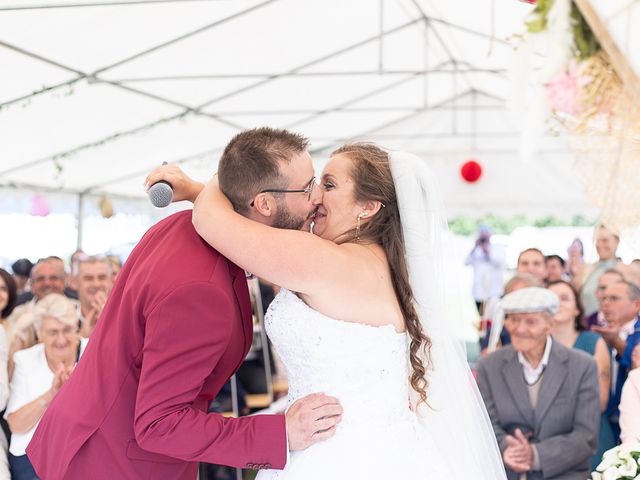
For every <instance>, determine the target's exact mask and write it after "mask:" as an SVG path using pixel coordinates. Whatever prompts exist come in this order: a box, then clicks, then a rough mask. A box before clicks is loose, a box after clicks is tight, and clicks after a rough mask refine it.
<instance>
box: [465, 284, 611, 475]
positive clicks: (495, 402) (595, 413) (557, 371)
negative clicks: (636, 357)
mask: <svg viewBox="0 0 640 480" xmlns="http://www.w3.org/2000/svg"><path fill="white" fill-rule="evenodd" d="M501 307H502V308H503V310H504V313H505V314H506V318H505V327H506V328H507V330H508V331H509V334H510V336H511V341H512V343H511V345H507V346H506V347H503V348H501V349H499V350H497V351H496V352H494V353H493V354H491V355H489V356H488V357H485V358H483V359H482V360H480V362H479V363H478V377H477V381H478V387H479V388H480V392H481V394H482V397H483V399H484V401H485V404H486V406H487V411H488V413H489V416H490V417H491V422H492V423H493V428H494V431H495V433H496V437H497V440H498V445H499V446H500V451H501V452H502V458H503V461H504V464H505V467H506V470H507V476H508V478H509V479H510V480H518V479H522V478H526V479H528V480H584V479H585V478H587V477H589V473H590V472H589V471H590V465H589V459H590V457H591V455H593V454H594V453H595V451H596V447H597V442H598V428H599V422H600V406H599V386H598V371H597V367H596V363H595V360H594V359H593V358H592V357H590V356H589V355H587V354H585V353H584V352H581V351H578V350H572V349H568V348H566V347H564V346H562V345H560V344H559V343H558V342H554V341H553V340H552V338H551V336H550V333H551V326H552V321H553V315H554V314H555V311H556V310H557V307H558V298H557V297H556V296H555V294H553V293H552V292H550V291H548V290H546V289H543V288H538V287H530V288H525V289H522V290H518V291H516V292H513V293H510V294H508V295H506V296H505V297H504V298H503V300H502V302H501Z"/></svg>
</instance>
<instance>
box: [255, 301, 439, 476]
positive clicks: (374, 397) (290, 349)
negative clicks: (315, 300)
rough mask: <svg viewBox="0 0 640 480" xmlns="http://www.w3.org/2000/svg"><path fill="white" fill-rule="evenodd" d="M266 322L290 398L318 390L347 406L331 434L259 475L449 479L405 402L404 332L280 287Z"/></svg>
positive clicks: (435, 446)
mask: <svg viewBox="0 0 640 480" xmlns="http://www.w3.org/2000/svg"><path fill="white" fill-rule="evenodd" d="M265 326H266V329H267V333H268V334H269V337H270V338H271V341H272V342H273V344H274V346H275V348H276V350H277V351H278V354H279V355H280V358H281V360H282V362H283V363H284V365H285V367H286V369H287V374H288V378H289V404H291V403H293V402H294V401H296V400H297V399H299V398H301V397H304V396H305V395H308V394H310V393H315V392H323V393H326V394H329V395H333V396H335V397H336V398H338V400H339V401H340V404H341V405H342V407H343V410H344V413H343V415H342V421H341V422H340V423H339V424H338V428H337V429H336V433H335V435H334V436H333V437H331V438H329V439H328V440H325V441H322V442H319V443H316V444H314V445H312V446H311V447H309V448H307V449H306V450H302V451H296V452H291V457H290V459H289V462H287V465H286V468H285V469H284V470H263V471H261V472H260V473H259V474H258V477H257V480H276V479H277V480H299V479H305V480H326V479H328V478H331V479H334V480H347V479H348V480H352V479H355V478H362V479H367V480H387V479H389V478H399V479H413V478H418V477H416V472H420V474H419V478H425V479H428V480H444V479H449V478H451V476H450V475H449V472H448V471H447V468H446V467H445V466H443V465H442V464H441V461H440V459H439V455H438V454H437V445H436V443H435V442H434V441H433V439H431V437H430V436H429V435H427V433H426V432H425V431H424V430H423V429H422V428H421V426H420V425H419V423H418V420H417V417H416V416H415V415H414V413H413V412H412V411H411V410H410V409H409V361H408V336H407V335H406V334H404V333H397V332H396V331H395V329H394V327H393V326H391V325H388V326H384V327H372V326H369V325H365V324H361V323H352V322H344V321H341V320H335V319H332V318H329V317H327V316H325V315H323V314H321V313H320V312H318V311H316V310H314V309H312V308H311V307H309V306H308V305H307V304H306V303H304V302H303V301H302V300H301V299H300V298H298V297H297V296H296V295H294V294H293V293H291V292H289V291H287V290H284V289H283V290H281V291H280V293H279V294H278V296H276V298H275V300H274V301H273V302H272V303H271V306H270V307H269V311H268V312H267V315H266V317H265Z"/></svg>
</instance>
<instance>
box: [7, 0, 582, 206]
mask: <svg viewBox="0 0 640 480" xmlns="http://www.w3.org/2000/svg"><path fill="white" fill-rule="evenodd" d="M531 8H532V7H531V5H528V4H526V3H524V2H521V1H517V0H477V1H471V0H455V1H454V0H304V1H302V0H266V1H265V0H261V1H257V0H234V1H232V0H182V1H181V0H122V1H116V0H93V1H91V0H0V212H8V211H10V212H16V211H19V212H21V211H23V210H24V211H25V213H26V212H27V211H28V203H29V198H30V196H31V195H33V193H34V192H38V191H39V192H44V195H45V196H47V198H49V199H50V201H51V202H54V203H55V202H57V203H56V205H59V206H60V207H59V208H61V209H67V210H70V211H74V210H75V209H76V208H77V205H78V204H79V203H82V202H78V199H80V198H82V199H95V198H97V197H99V196H101V195H103V194H108V195H109V196H110V198H111V199H112V200H113V202H114V205H115V206H116V210H119V211H123V209H124V210H127V211H129V210H131V211H135V210H140V209H149V208H150V207H148V203H147V201H146V199H145V198H144V192H143V190H142V181H143V179H144V177H145V175H146V173H147V172H148V171H149V170H150V169H151V168H153V167H154V166H156V165H158V164H160V163H161V162H163V161H167V162H171V163H180V164H182V165H183V167H184V168H185V170H187V172H188V173H190V174H192V175H194V176H195V177H197V178H200V179H204V178H206V177H208V176H209V175H210V174H211V173H212V172H214V171H215V169H216V162H217V157H218V155H219V154H220V152H221V149H222V148H223V146H224V145H225V143H226V142H227V141H228V140H229V139H230V138H231V136H232V135H233V134H234V133H236V132H238V131H240V130H242V129H245V128H251V127H254V126H259V125H270V126H277V127H286V128H290V129H293V130H296V131H300V132H302V133H304V134H306V135H307V136H308V137H309V138H310V139H311V142H312V155H313V156H314V158H315V161H316V162H317V165H316V167H317V169H318V170H320V169H321V168H322V165H323V162H324V161H325V160H326V158H327V156H328V154H329V153H330V151H331V150H332V149H333V148H335V147H336V146H337V145H339V144H341V143H342V142H344V141H348V140H355V139H363V140H372V141H376V142H379V143H381V144H382V145H384V146H387V147H390V148H401V149H406V150H410V151H412V152H415V153H417V154H419V155H420V156H421V157H423V158H424V159H425V161H427V162H429V163H430V164H431V165H432V166H433V167H434V169H435V170H436V172H437V173H438V175H439V177H440V180H441V182H442V184H443V190H444V191H445V195H446V203H447V207H448V210H449V212H450V214H451V215H457V214H460V213H463V214H469V215H476V216H477V215H480V214H484V213H489V212H491V213H494V214H497V215H513V214H516V213H524V214H530V215H533V216H534V217H535V216H541V215H546V214H554V215H558V216H570V215H574V214H583V215H588V216H591V217H594V216H595V210H594V209H593V207H592V206H591V205H590V204H589V202H588V200H587V199H586V197H585V195H584V193H583V191H582V187H581V185H580V184H579V183H578V181H577V180H576V179H575V177H574V175H573V174H572V172H571V168H572V163H573V156H572V154H571V152H570V150H569V149H568V146H567V142H566V139H564V138H563V137H562V135H559V136H554V135H551V134H545V135H544V136H542V137H541V138H540V140H539V143H538V145H537V153H536V155H535V156H534V158H533V159H532V160H531V161H529V162H523V161H522V160H520V155H519V145H520V132H519V126H518V122H517V119H514V118H513V117H512V116H511V115H510V114H509V110H508V108H507V102H508V98H509V96H510V89H511V83H510V81H509V79H508V71H509V68H510V65H511V64H512V57H513V48H512V46H511V44H510V43H509V42H508V39H509V37H511V36H512V35H514V34H517V33H518V32H522V30H523V20H524V18H525V16H526V15H527V14H528V12H530V11H531ZM469 158H475V159H477V160H478V161H479V162H480V163H481V165H482V166H483V168H484V174H483V177H482V178H481V180H480V181H479V182H478V183H476V184H474V185H470V184H468V183H465V182H464V181H463V180H462V179H461V177H460V173H459V169H460V167H461V165H462V164H463V163H464V161H466V160H467V159H469ZM85 203H86V204H88V203H90V202H85ZM94 203H95V202H93V203H91V205H93V204H94ZM54 209H55V208H54Z"/></svg>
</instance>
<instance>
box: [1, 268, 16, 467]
mask: <svg viewBox="0 0 640 480" xmlns="http://www.w3.org/2000/svg"><path fill="white" fill-rule="evenodd" d="M17 295H18V292H17V285H16V282H15V281H14V277H13V276H11V275H10V274H9V272H7V271H5V270H3V269H1V268H0V320H1V321H2V327H0V411H2V410H4V408H5V407H6V406H7V400H8V399H9V378H8V375H7V360H8V350H7V339H6V338H7V337H6V333H5V329H4V327H5V323H6V319H7V317H8V316H9V315H10V314H11V312H12V311H13V308H14V307H15V304H16V297H17ZM2 423H3V421H2V419H0V424H2ZM1 427H2V428H0V479H8V478H11V474H10V473H9V460H8V457H7V449H8V447H9V445H8V442H7V437H8V436H9V431H8V428H7V426H6V422H4V425H1Z"/></svg>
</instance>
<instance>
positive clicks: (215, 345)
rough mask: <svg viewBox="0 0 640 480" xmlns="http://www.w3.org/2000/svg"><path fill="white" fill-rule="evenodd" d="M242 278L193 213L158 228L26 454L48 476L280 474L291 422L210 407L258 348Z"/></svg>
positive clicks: (124, 275) (99, 479)
mask: <svg viewBox="0 0 640 480" xmlns="http://www.w3.org/2000/svg"><path fill="white" fill-rule="evenodd" d="M252 332H253V329H252V322H251V305H250V301H249V294H248V291H247V282H246V278H245V273H244V271H243V270H242V269H240V268H239V267H238V266H236V265H234V264H233V263H231V262H230V261H228V260H227V259H226V258H225V257H223V256H222V255H220V254H219V253H218V252H217V251H215V250H214V249H213V248H211V247H210V246H209V245H208V244H207V243H206V242H204V241H203V240H202V239H201V238H200V237H199V236H198V235H197V233H196V231H195V230H194V228H193V226H192V224H191V212H180V213H177V214H175V215H173V216H171V217H169V218H167V219H165V220H163V221H162V222H160V223H158V224H157V225H155V226H154V227H152V228H151V229H150V230H149V231H148V232H147V233H146V234H145V236H144V237H143V238H142V240H141V241H140V243H139V244H138V245H137V246H136V248H135V249H134V250H133V252H132V253H131V255H130V257H129V258H128V260H127V262H126V263H125V266H124V268H123V269H122V270H121V271H120V273H119V274H118V278H117V281H116V284H115V286H114V288H113V291H112V292H111V294H110V296H109V300H108V301H107V304H106V305H105V307H104V310H103V312H102V315H101V316H100V319H99V321H98V325H97V327H96V330H95V331H94V333H93V334H92V336H91V339H90V341H89V345H88V347H87V349H86V351H85V353H84V355H83V357H82V359H81V360H80V362H79V363H78V365H77V367H76V369H75V371H74V372H73V373H72V375H71V378H70V379H69V380H68V381H67V383H66V384H65V385H64V386H63V388H62V389H61V390H60V392H59V393H58V395H57V396H56V398H55V399H54V401H53V402H52V403H51V405H50V406H49V407H48V408H47V411H46V413H45V415H44V417H43V418H42V420H41V421H40V424H39V426H38V428H37V430H36V432H35V435H34V437H33V440H32V441H31V443H30V444H29V447H28V448H27V455H28V456H29V459H30V460H31V462H32V464H33V466H34V467H35V470H36V472H37V474H38V475H39V476H40V478H43V479H45V480H57V479H62V478H64V479H90V480H103V479H104V480H107V479H108V480H114V479H118V480H125V479H135V480H140V479H152V478H153V479H167V480H169V479H171V480H175V479H185V480H186V479H195V477H196V471H197V468H198V463H197V462H208V463H216V464H224V465H230V466H234V467H244V468H283V467H284V464H285V462H286V457H287V446H286V444H287V442H286V430H285V420H284V416H282V415H262V416H253V417H244V418H237V419H234V418H224V417H222V416H221V415H217V414H208V413H207V408H208V405H209V402H210V400H211V399H212V398H213V397H215V395H216V394H217V393H218V391H219V390H220V389H221V387H222V386H223V385H224V383H225V382H226V381H227V380H228V379H229V377H230V376H231V375H232V374H233V373H234V372H235V371H236V370H237V369H238V368H239V367H240V364H241V363H242V361H243V359H244V358H245V356H246V354H247V351H248V350H249V347H250V345H251V337H252Z"/></svg>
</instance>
